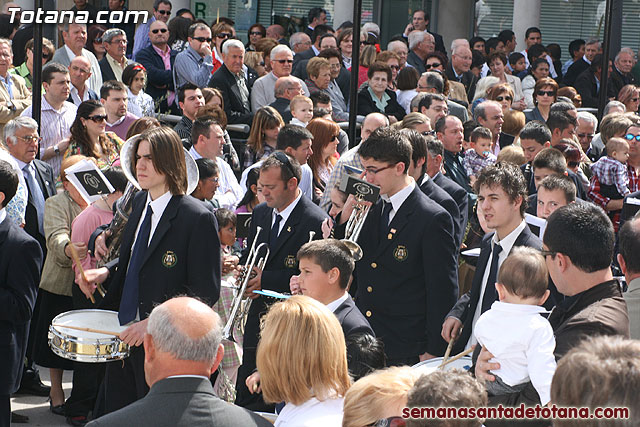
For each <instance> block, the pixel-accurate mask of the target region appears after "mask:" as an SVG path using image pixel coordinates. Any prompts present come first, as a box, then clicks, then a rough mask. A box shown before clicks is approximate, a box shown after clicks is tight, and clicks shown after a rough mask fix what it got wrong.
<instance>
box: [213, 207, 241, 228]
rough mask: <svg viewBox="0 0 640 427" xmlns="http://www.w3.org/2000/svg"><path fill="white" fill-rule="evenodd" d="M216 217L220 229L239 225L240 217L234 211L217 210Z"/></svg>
mask: <svg viewBox="0 0 640 427" xmlns="http://www.w3.org/2000/svg"><path fill="white" fill-rule="evenodd" d="M215 215H216V220H217V221H218V228H222V227H226V226H228V225H233V226H234V227H235V226H236V224H237V223H238V217H237V216H236V214H235V213H234V212H233V211H231V210H229V209H226V208H219V209H216V212H215Z"/></svg>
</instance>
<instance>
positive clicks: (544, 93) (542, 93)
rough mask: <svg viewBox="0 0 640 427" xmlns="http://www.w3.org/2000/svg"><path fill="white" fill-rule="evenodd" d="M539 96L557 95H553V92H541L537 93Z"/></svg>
mask: <svg viewBox="0 0 640 427" xmlns="http://www.w3.org/2000/svg"><path fill="white" fill-rule="evenodd" d="M536 93H537V95H538V96H544V95H547V96H554V95H555V94H554V93H553V91H552V90H539V91H538V92H536Z"/></svg>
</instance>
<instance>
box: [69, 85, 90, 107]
mask: <svg viewBox="0 0 640 427" xmlns="http://www.w3.org/2000/svg"><path fill="white" fill-rule="evenodd" d="M71 99H73V103H74V104H75V105H76V106H78V105H80V104H81V103H83V102H84V101H88V100H89V87H88V86H87V85H86V84H85V86H84V93H83V94H82V99H80V92H78V89H77V88H76V87H75V86H74V85H71Z"/></svg>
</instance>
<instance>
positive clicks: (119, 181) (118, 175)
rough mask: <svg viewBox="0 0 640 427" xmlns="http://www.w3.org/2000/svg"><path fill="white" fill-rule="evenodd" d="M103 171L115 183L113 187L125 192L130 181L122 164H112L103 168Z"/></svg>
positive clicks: (108, 179)
mask: <svg viewBox="0 0 640 427" xmlns="http://www.w3.org/2000/svg"><path fill="white" fill-rule="evenodd" d="M102 173H103V174H104V177H105V178H107V181H109V182H110V183H111V185H113V188H115V189H116V191H122V192H124V190H125V189H126V188H127V183H128V182H129V181H128V180H127V177H126V176H125V174H124V172H122V168H121V167H120V166H111V167H109V168H107V169H105V170H103V171H102Z"/></svg>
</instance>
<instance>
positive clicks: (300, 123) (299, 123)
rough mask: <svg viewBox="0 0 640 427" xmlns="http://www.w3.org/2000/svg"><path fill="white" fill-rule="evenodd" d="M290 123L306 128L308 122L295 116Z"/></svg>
mask: <svg viewBox="0 0 640 427" xmlns="http://www.w3.org/2000/svg"><path fill="white" fill-rule="evenodd" d="M289 124H291V125H298V126H300V127H303V128H306V127H307V125H308V123H305V122H303V121H302V120H298V119H296V118H295V117H294V118H292V119H291V121H290V122H289Z"/></svg>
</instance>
